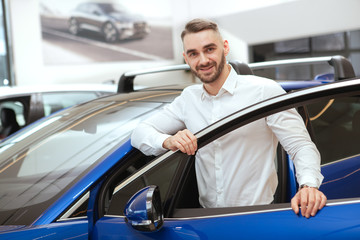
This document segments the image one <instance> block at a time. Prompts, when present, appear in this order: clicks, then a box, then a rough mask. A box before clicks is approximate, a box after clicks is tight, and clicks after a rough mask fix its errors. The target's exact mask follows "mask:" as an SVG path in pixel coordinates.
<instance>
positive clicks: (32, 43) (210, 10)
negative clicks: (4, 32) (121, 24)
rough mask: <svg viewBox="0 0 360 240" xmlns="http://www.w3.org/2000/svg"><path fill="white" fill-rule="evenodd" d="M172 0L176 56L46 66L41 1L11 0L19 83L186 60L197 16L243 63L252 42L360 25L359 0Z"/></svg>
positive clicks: (99, 75)
mask: <svg viewBox="0 0 360 240" xmlns="http://www.w3.org/2000/svg"><path fill="white" fill-rule="evenodd" d="M169 1H171V4H172V11H173V15H172V16H173V40H174V59H173V60H169V61H141V62H139V61H136V62H126V63H121V62H119V63H116V62H115V63H109V64H107V63H102V64H92V65H91V66H89V65H76V66H44V63H43V62H44V61H43V55H42V51H43V47H44V46H43V45H42V40H41V28H40V19H39V3H38V0H9V5H10V12H11V13H10V15H11V16H10V17H11V26H12V39H13V48H14V49H13V50H14V67H15V78H16V79H15V81H16V84H17V85H29V84H34V83H35V82H36V83H39V84H47V83H75V82H93V83H95V82H103V81H106V80H112V79H114V80H118V79H119V77H120V74H121V73H122V72H125V71H129V70H135V69H142V68H148V67H153V66H159V65H168V64H174V63H183V59H182V44H181V39H180V37H179V35H180V33H181V31H182V28H183V26H184V24H185V22H186V21H188V20H190V19H192V18H195V17H204V18H211V19H214V20H216V21H217V22H218V23H219V27H220V29H221V31H222V34H223V36H224V38H226V39H228V40H229V42H230V48H231V54H230V55H229V57H228V59H229V60H230V59H239V60H242V61H245V62H246V61H248V50H247V49H248V48H247V47H248V44H257V43H265V42H271V41H278V40H284V39H292V38H297V37H304V36H310V35H319V34H326V33H332V32H339V31H346V30H352V29H360V14H359V13H358V12H359V9H360V0H341V1H339V0H251V1H250V0H197V1H191V0H178V1H173V0H169ZM259 5H261V6H262V7H260V8H259Z"/></svg>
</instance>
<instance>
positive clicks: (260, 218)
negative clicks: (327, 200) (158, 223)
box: [92, 203, 360, 240]
mask: <svg viewBox="0 0 360 240" xmlns="http://www.w3.org/2000/svg"><path fill="white" fill-rule="evenodd" d="M359 215H360V204H359V203H357V204H345V205H336V206H332V207H331V208H330V207H325V208H324V209H322V210H320V211H319V212H318V214H317V216H316V217H315V218H310V219H306V218H304V217H302V216H300V215H295V214H294V212H293V211H292V210H291V209H280V210H278V211H273V212H271V211H269V212H263V213H254V212H249V213H243V214H238V215H235V214H234V215H229V216H213V217H208V218H198V219H196V218H194V219H165V222H164V226H163V228H162V229H160V230H159V231H157V232H152V233H144V232H139V231H136V230H134V229H133V228H132V227H131V226H130V225H129V224H128V223H126V222H125V219H124V218H123V217H103V218H101V219H100V220H99V221H98V222H97V223H96V226H95V231H94V235H93V236H92V237H93V239H109V240H110V239H242V237H245V239H292V240H296V239H358V236H359V235H360V219H359ZM339 217H341V219H342V221H341V222H340V221H336V222H337V223H338V224H336V225H335V224H334V219H338V218H339ZM225 229H226V230H225ZM280 229H281V231H279V230H280ZM304 229H306V230H307V231H304Z"/></svg>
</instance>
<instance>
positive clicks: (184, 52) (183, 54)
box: [183, 52, 188, 64]
mask: <svg viewBox="0 0 360 240" xmlns="http://www.w3.org/2000/svg"><path fill="white" fill-rule="evenodd" d="M183 57H184V60H185V63H186V64H188V62H187V59H186V55H185V52H183Z"/></svg>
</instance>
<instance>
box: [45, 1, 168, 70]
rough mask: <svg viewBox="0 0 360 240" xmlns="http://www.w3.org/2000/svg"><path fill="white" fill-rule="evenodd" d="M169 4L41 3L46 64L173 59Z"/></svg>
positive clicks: (153, 2)
mask: <svg viewBox="0 0 360 240" xmlns="http://www.w3.org/2000/svg"><path fill="white" fill-rule="evenodd" d="M170 1H171V0H151V1H149V0H132V1H126V0H98V1H94V0H62V1H58V0H39V4H40V10H39V11H40V22H41V32H42V44H43V56H44V64H45V65H74V64H91V63H103V62H121V61H158V60H171V59H173V39H172V25H171V23H172V21H171V2H170Z"/></svg>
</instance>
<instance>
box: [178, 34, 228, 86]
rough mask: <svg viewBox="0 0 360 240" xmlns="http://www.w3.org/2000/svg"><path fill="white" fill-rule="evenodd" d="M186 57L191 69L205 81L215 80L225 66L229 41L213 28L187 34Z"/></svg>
mask: <svg viewBox="0 0 360 240" xmlns="http://www.w3.org/2000/svg"><path fill="white" fill-rule="evenodd" d="M183 43H184V53H183V55H184V58H185V61H186V63H187V64H188V65H189V66H190V69H191V71H192V72H193V73H194V75H195V76H197V77H198V78H199V79H200V80H201V81H202V82H203V83H212V82H215V81H216V80H217V79H218V78H219V76H220V75H221V73H222V70H223V68H224V66H225V63H226V59H225V56H226V55H227V53H228V49H229V48H228V43H227V41H223V40H222V39H221V37H220V36H219V35H218V34H217V33H216V32H214V31H213V30H204V31H201V32H198V33H190V34H187V35H185V37H184V39H183Z"/></svg>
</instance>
